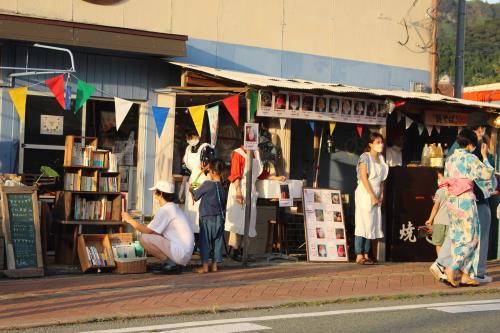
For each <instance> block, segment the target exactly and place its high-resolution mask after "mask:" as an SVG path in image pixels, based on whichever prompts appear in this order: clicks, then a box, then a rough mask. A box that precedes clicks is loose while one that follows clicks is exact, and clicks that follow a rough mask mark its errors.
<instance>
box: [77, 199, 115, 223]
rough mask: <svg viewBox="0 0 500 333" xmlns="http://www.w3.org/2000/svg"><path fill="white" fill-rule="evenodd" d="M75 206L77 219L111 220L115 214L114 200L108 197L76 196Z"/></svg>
mask: <svg viewBox="0 0 500 333" xmlns="http://www.w3.org/2000/svg"><path fill="white" fill-rule="evenodd" d="M74 208H75V209H74V218H75V220H99V221H110V220H111V219H112V216H113V214H112V213H113V202H112V201H109V200H107V198H106V197H102V198H99V199H98V200H89V199H87V198H83V197H79V196H76V197H75V205H74Z"/></svg>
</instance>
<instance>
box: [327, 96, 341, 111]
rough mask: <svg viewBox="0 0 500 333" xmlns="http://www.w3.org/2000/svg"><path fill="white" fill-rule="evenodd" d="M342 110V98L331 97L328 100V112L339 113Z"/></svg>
mask: <svg viewBox="0 0 500 333" xmlns="http://www.w3.org/2000/svg"><path fill="white" fill-rule="evenodd" d="M339 110H340V99H338V98H334V97H333V98H330V100H329V102H328V112H330V113H339Z"/></svg>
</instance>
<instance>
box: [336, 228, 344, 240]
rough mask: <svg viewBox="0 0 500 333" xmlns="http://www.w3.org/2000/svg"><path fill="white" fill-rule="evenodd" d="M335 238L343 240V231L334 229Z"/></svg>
mask: <svg viewBox="0 0 500 333" xmlns="http://www.w3.org/2000/svg"><path fill="white" fill-rule="evenodd" d="M335 238H336V239H345V236H344V229H340V228H336V229H335Z"/></svg>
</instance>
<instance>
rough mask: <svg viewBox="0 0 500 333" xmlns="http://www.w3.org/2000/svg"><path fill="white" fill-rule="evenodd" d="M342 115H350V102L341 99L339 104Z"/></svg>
mask: <svg viewBox="0 0 500 333" xmlns="http://www.w3.org/2000/svg"><path fill="white" fill-rule="evenodd" d="M341 108H342V114H343V115H346V116H349V115H351V113H352V102H351V100H350V99H342V103H341Z"/></svg>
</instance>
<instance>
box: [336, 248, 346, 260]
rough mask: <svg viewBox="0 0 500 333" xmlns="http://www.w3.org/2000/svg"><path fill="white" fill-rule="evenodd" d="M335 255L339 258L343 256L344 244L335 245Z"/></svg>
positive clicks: (344, 253)
mask: <svg viewBox="0 0 500 333" xmlns="http://www.w3.org/2000/svg"><path fill="white" fill-rule="evenodd" d="M337 256H339V257H341V258H345V256H346V252H345V246H344V245H337Z"/></svg>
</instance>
